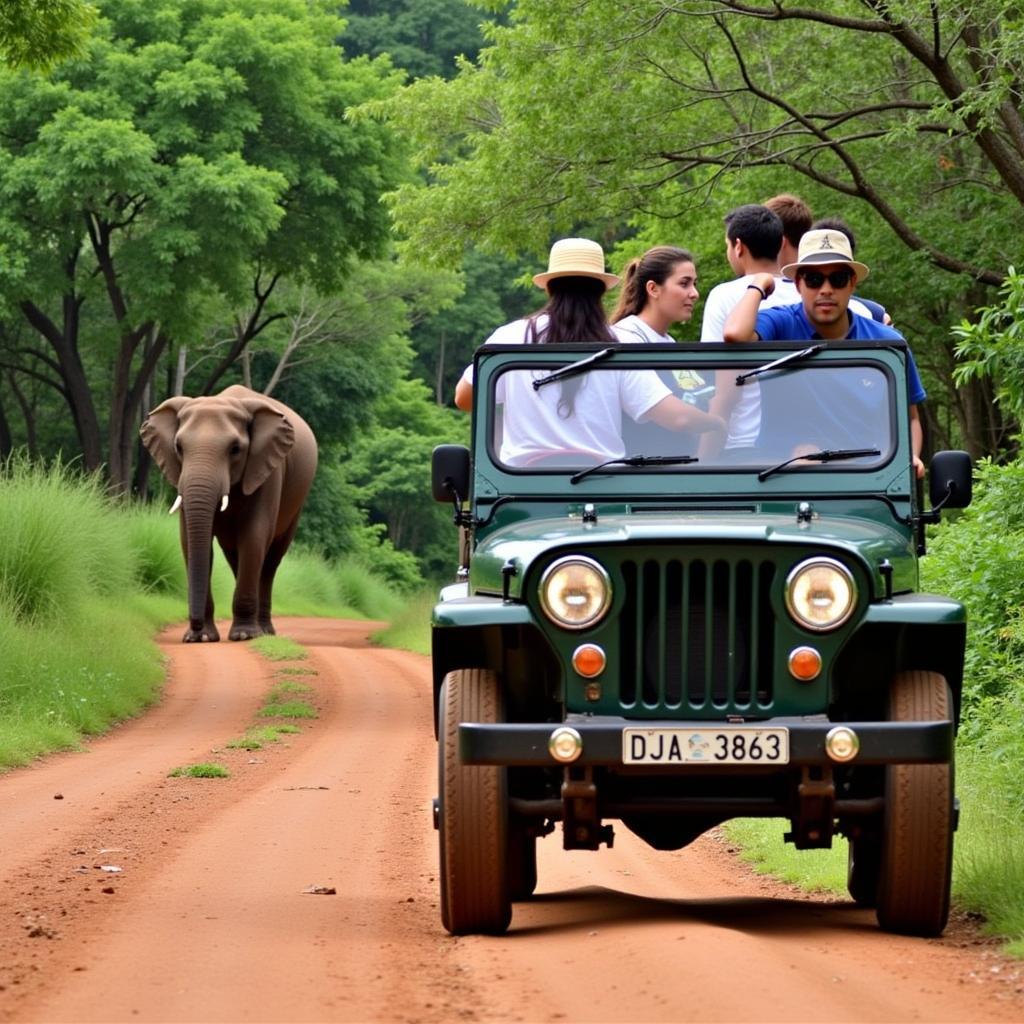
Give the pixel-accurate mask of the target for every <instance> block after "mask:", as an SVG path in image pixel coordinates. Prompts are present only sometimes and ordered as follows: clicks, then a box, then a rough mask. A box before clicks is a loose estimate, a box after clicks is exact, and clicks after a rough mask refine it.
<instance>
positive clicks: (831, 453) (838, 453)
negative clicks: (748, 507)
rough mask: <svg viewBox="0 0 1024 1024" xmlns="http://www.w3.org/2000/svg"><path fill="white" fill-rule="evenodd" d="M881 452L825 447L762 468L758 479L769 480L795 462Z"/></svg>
mask: <svg viewBox="0 0 1024 1024" xmlns="http://www.w3.org/2000/svg"><path fill="white" fill-rule="evenodd" d="M881 454H882V453H881V452H880V451H879V450H878V449H877V448H838V449H832V450H829V449H825V450H824V451H820V452H809V453H808V454H807V455H794V456H793V458H791V459H786V461H785V462H780V463H779V464H778V465H777V466H772V467H771V468H770V469H762V470H761V472H760V473H758V474H757V479H758V480H767V479H768V477H770V476H771V475H772V473H778V472H779V470H780V469H785V468H786V467H787V466H792V465H793V463H794V462H841V461H842V460H843V459H863V458H865V457H866V456H868V455H881Z"/></svg>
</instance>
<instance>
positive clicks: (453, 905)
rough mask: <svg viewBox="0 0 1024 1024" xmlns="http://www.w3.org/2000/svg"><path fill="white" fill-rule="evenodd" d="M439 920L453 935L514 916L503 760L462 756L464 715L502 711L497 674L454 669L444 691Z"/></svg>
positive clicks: (484, 930)
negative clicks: (469, 761) (471, 761)
mask: <svg viewBox="0 0 1024 1024" xmlns="http://www.w3.org/2000/svg"><path fill="white" fill-rule="evenodd" d="M440 705H441V709H440V715H441V722H440V726H441V728H440V734H439V735H440V741H439V748H438V760H439V773H440V780H439V783H440V785H439V792H440V820H439V834H440V845H441V921H442V923H443V924H444V926H445V928H447V929H448V931H450V932H451V933H452V934H453V935H468V934H492V935H494V934H499V933H501V932H503V931H505V929H506V928H508V925H509V921H510V920H511V918H512V904H511V901H510V898H509V891H508V879H507V877H506V843H507V836H508V805H507V797H506V783H505V772H506V770H505V769H504V768H498V767H493V766H491V765H464V764H462V763H461V762H460V761H459V752H458V728H459V722H481V723H495V722H500V721H501V720H502V718H503V712H502V700H501V688H500V686H499V683H498V677H497V676H496V675H495V674H494V673H493V672H488V671H485V670H483V669H461V670H459V671H456V672H449V673H448V675H447V676H445V680H444V683H443V684H442V687H441V699H440Z"/></svg>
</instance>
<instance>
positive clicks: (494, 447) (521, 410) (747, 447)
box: [484, 345, 906, 479]
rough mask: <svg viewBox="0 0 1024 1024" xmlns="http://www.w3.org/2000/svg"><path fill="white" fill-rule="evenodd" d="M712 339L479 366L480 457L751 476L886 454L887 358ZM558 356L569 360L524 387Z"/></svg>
mask: <svg viewBox="0 0 1024 1024" xmlns="http://www.w3.org/2000/svg"><path fill="white" fill-rule="evenodd" d="M537 348H540V346H538V347H537ZM711 348H713V349H714V350H715V351H709V352H706V354H705V350H707V349H711ZM724 348H725V346H699V347H698V346H685V347H684V346H679V354H678V355H677V354H676V353H675V352H671V354H670V351H671V350H669V349H668V347H667V346H624V347H623V348H622V349H619V350H616V351H613V352H612V353H611V355H610V357H607V358H606V357H604V353H602V358H600V359H599V360H596V361H594V362H593V363H591V364H588V365H582V364H581V361H580V357H579V354H578V353H573V354H569V353H566V354H565V355H564V356H562V358H561V360H560V361H559V362H558V363H553V362H552V353H551V350H550V349H548V351H547V352H546V353H544V355H545V356H546V357H547V358H546V359H545V360H544V361H543V363H542V364H540V365H537V364H536V363H535V364H534V365H530V362H531V360H532V358H533V353H532V352H531V353H530V354H529V355H527V356H524V357H521V358H519V359H508V360H507V361H505V362H504V364H503V365H502V366H501V367H500V368H499V369H498V370H497V371H496V372H495V373H493V374H492V375H491V376H490V383H491V389H490V391H489V400H488V401H487V402H486V403H485V406H484V407H485V409H486V415H487V417H488V436H489V441H490V444H489V447H490V454H491V458H492V459H493V460H494V462H495V464H496V465H497V466H499V467H501V468H502V469H505V470H508V471H510V472H513V473H531V474H532V473H544V474H567V475H569V476H576V475H578V474H585V475H586V478H587V479H591V478H594V477H595V476H596V478H607V477H608V476H626V477H628V476H631V475H636V474H652V473H653V474H666V473H667V474H687V475H689V474H706V473H722V472H726V471H728V472H740V473H746V472H750V473H751V474H752V475H755V477H756V475H757V474H761V473H763V472H764V471H765V470H769V471H770V473H769V474H766V475H771V474H774V473H777V472H779V467H781V466H783V465H784V466H785V474H786V475H790V474H795V473H803V472H810V473H837V472H847V473H848V472H850V471H851V469H852V470H858V469H859V470H865V469H877V468H878V467H880V466H883V465H884V464H885V463H887V462H888V461H890V460H891V459H892V458H893V456H894V454H895V450H896V445H897V443H898V438H899V430H898V429H897V409H898V408H900V407H901V406H900V403H899V402H898V401H897V399H898V398H899V393H898V392H897V391H896V388H897V387H898V386H903V384H902V381H900V379H899V377H898V376H897V374H896V373H895V372H894V371H893V366H892V363H891V360H882V359H880V358H878V357H877V356H875V355H874V353H864V354H861V355H860V356H859V358H858V356H857V355H856V354H854V353H853V352H851V350H850V349H847V350H846V351H845V352H843V353H841V354H835V353H832V352H828V353H825V352H821V351H819V349H821V348H824V346H818V347H816V348H815V349H814V350H809V349H806V348H804V349H802V350H800V351H793V349H792V348H791V349H790V352H789V354H788V355H787V353H786V352H785V351H783V353H782V354H781V356H780V354H779V351H778V350H777V349H776V350H775V351H769V350H766V349H765V348H763V347H762V346H761V345H757V346H755V345H749V346H738V345H737V346H728V348H729V349H732V350H734V351H730V352H728V354H724V353H723V349H724ZM627 349H628V351H627ZM735 350H741V351H739V352H736V351H735ZM605 351H607V350H605ZM772 360H778V365H776V366H772V365H771V362H772ZM560 365H561V366H573V367H574V370H573V372H572V373H571V374H570V375H568V376H566V377H563V378H562V379H557V378H556V379H553V380H551V381H550V383H549V384H548V386H544V387H537V381H540V380H544V379H546V378H550V377H551V375H552V373H553V372H557V370H558V368H559V366H560ZM577 371H578V372H577ZM751 371H754V372H751ZM902 408H903V409H904V412H903V415H904V416H905V415H906V413H905V404H904V405H903V406H902ZM822 453H828V455H829V457H823V456H822ZM833 453H841V454H837V456H836V457H832V454H833ZM596 467H600V469H599V470H596ZM588 470H589V471H590V472H589V473H585V471H588Z"/></svg>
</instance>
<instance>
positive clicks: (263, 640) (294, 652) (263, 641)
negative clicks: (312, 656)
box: [250, 636, 309, 661]
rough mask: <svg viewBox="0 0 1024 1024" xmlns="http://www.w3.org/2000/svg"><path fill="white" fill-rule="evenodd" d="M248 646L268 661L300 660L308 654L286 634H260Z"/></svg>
mask: <svg viewBox="0 0 1024 1024" xmlns="http://www.w3.org/2000/svg"><path fill="white" fill-rule="evenodd" d="M250 646H251V647H252V649H253V650H254V651H258V652H259V653H260V654H262V655H263V657H264V658H267V659H268V660H270V661H301V660H302V659H303V658H307V657H308V656H309V655H308V654H307V652H306V649H305V648H304V647H303V646H302V645H301V644H297V643H296V642H295V641H294V640H290V639H289V638H288V637H286V636H261V637H257V638H256V639H255V640H253V641H251V643H250Z"/></svg>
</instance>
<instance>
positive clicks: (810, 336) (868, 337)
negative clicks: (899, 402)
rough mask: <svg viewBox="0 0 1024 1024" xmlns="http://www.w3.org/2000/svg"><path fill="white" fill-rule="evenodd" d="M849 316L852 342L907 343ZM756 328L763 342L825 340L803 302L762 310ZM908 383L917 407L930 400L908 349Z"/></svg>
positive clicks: (884, 327) (885, 327)
mask: <svg viewBox="0 0 1024 1024" xmlns="http://www.w3.org/2000/svg"><path fill="white" fill-rule="evenodd" d="M847 316H849V318H850V329H849V331H847V333H846V337H847V339H848V340H850V341H903V340H904V338H903V335H902V334H900V332H899V331H897V330H895V329H894V328H892V327H889V326H888V325H887V324H882V323H879V322H878V321H877V320H872V319H871V318H870V317H866V316H861V315H860V314H859V313H847ZM754 329H755V330H756V331H757V336H758V337H759V338H760V339H761V340H762V341H811V340H822V339H821V335H820V334H818V332H817V331H816V330H815V329H814V326H813V325H812V324H811V322H810V320H808V319H807V314H806V313H805V312H804V304H803V303H802V302H798V303H796V304H795V305H792V306H773V307H771V308H769V309H762V310H761V312H759V313H758V314H757V327H755V328H754ZM907 383H908V385H909V387H910V404H911V405H917V404H918V403H919V402H923V401H924V400H925V399H926V398H927V397H928V393H927V392H926V391H925V389H924V385H923V384H922V383H921V376H920V374H919V373H918V372H917V364H916V363H915V362H914V355H913V353H912V352H911V351H910V349H909V348H907Z"/></svg>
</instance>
